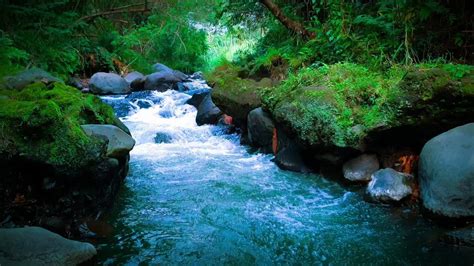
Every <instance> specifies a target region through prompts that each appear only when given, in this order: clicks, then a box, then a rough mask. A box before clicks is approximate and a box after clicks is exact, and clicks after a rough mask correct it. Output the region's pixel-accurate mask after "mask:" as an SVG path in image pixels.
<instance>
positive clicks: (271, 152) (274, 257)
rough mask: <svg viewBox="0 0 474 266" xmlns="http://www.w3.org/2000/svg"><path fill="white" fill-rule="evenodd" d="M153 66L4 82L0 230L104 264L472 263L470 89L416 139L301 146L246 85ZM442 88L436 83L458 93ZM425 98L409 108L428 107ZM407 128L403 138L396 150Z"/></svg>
mask: <svg viewBox="0 0 474 266" xmlns="http://www.w3.org/2000/svg"><path fill="white" fill-rule="evenodd" d="M153 67H154V70H155V72H154V73H152V74H150V75H147V76H145V75H142V74H140V73H136V72H133V73H130V74H129V75H128V76H125V77H123V78H122V77H120V76H119V75H116V74H113V73H97V74H95V75H94V76H92V77H91V79H90V80H89V81H88V82H86V83H85V85H87V86H86V87H84V86H83V85H84V84H81V83H78V82H71V83H70V84H71V85H75V86H76V87H77V89H80V90H82V92H80V91H79V90H77V89H74V88H71V87H69V86H65V85H64V84H62V83H61V82H60V81H59V80H58V79H57V78H55V77H52V76H51V75H49V74H48V73H45V72H44V71H40V70H30V71H27V72H25V73H22V74H20V75H17V76H15V77H11V78H9V79H7V82H6V83H5V84H6V88H4V89H3V90H2V96H1V97H0V101H3V102H2V104H3V105H2V108H0V116H1V117H2V118H4V119H3V120H2V124H1V125H2V127H1V128H2V131H1V133H2V135H3V136H7V137H6V138H4V139H3V141H2V142H1V143H0V144H1V145H0V155H1V156H2V157H1V158H0V159H1V160H0V163H1V164H2V166H3V167H4V168H3V169H6V170H5V171H4V172H5V173H7V174H6V175H5V176H6V178H3V177H2V180H1V182H0V189H1V190H2V191H3V192H4V194H5V195H6V197H4V199H3V201H2V205H1V210H2V213H1V215H2V217H1V219H2V221H1V226H2V227H19V226H20V227H21V226H23V225H40V226H43V227H45V228H48V229H50V230H52V231H55V232H58V233H60V234H62V235H64V236H67V237H73V238H81V239H84V238H88V239H89V241H94V242H95V243H96V246H97V247H98V250H99V255H98V257H97V259H98V261H99V262H101V263H105V264H117V263H139V262H146V263H179V262H182V263H207V262H210V261H212V262H218V261H220V262H222V263H261V262H266V263H283V262H290V263H291V262H294V263H296V262H298V263H301V262H306V263H317V262H324V263H325V262H327V263H344V262H347V261H351V262H358V263H370V262H375V263H378V262H380V263H381V262H387V263H388V262H394V263H397V264H406V263H420V262H421V261H423V262H433V263H435V262H446V263H451V262H454V263H459V264H462V263H463V262H469V261H473V257H472V252H471V251H472V242H473V240H472V226H471V227H469V224H471V222H472V217H473V211H474V206H473V198H472V191H473V189H472V186H473V179H472V178H473V177H472V171H473V165H474V163H473V162H472V160H473V158H474V152H473V149H474V140H473V138H474V132H473V128H474V124H466V123H467V122H470V120H469V119H470V117H471V116H468V115H469V114H470V112H471V111H472V109H469V108H465V107H466V106H467V105H466V102H469V100H468V99H467V100H466V98H465V97H466V96H467V97H470V96H469V95H470V94H469V93H470V92H469V90H465V91H464V93H466V94H465V95H460V96H459V97H464V98H462V100H459V101H458V100H456V99H451V100H452V102H451V103H450V104H444V103H443V104H440V105H439V106H438V107H439V108H441V109H440V110H438V109H437V110H436V112H433V113H432V116H429V115H428V116H427V114H426V113H424V114H420V115H421V118H420V119H421V120H420V121H421V122H423V123H424V124H423V125H424V126H426V123H427V121H436V123H435V124H433V127H431V128H428V129H429V130H426V131H423V130H421V131H420V127H413V126H407V127H405V126H404V125H397V126H394V127H392V128H390V127H386V126H384V127H378V128H375V129H374V130H372V131H368V132H367V129H360V141H358V144H357V145H356V144H350V145H346V146H341V145H339V146H338V145H336V146H334V145H333V144H331V142H327V143H325V142H318V143H314V142H311V143H309V142H308V140H307V139H305V137H302V135H301V134H300V133H301V132H299V131H298V128H295V127H294V125H295V124H294V123H293V122H290V123H288V121H285V120H284V116H282V115H281V113H279V112H280V111H279V109H272V108H268V105H266V104H265V102H263V103H262V101H261V99H260V98H259V97H260V96H259V94H257V93H256V92H255V91H258V89H257V90H249V89H248V88H246V89H244V90H243V91H239V92H232V91H231V89H232V88H230V89H229V88H227V89H226V90H228V91H227V92H226V90H223V89H222V88H219V85H217V86H215V87H214V88H213V89H211V88H210V87H209V86H207V84H206V82H205V81H204V80H203V78H202V76H201V75H200V74H195V75H192V76H188V75H185V74H183V73H181V72H179V71H175V70H172V69H170V68H168V67H166V66H164V65H161V64H156V65H154V66H153ZM466 80H467V81H466ZM410 82H411V83H410V84H418V83H416V82H415V81H413V80H410ZM456 82H458V83H449V82H448V83H443V84H447V85H445V86H448V88H449V89H450V90H453V87H454V90H456V88H457V87H456V86H458V87H462V88H470V87H469V86H471V85H469V84H470V83H469V82H470V81H469V79H463V81H462V82H461V81H456ZM466 82H467V83H466ZM249 84H251V85H252V86H255V88H261V87H267V86H272V85H273V81H271V80H261V81H259V82H256V81H251V82H249ZM437 84H438V83H437ZM466 84H467V85H466ZM440 88H443V87H442V86H441V87H440ZM440 91H441V92H442V91H443V90H442V89H439V88H438V87H437V90H436V91H435V92H436V93H439V92H440ZM90 93H94V94H98V95H107V96H102V101H104V102H105V103H107V104H108V105H111V106H113V109H114V110H113V111H112V109H110V108H109V107H107V105H105V104H104V103H102V101H100V100H99V99H98V98H97V97H96V96H93V95H91V94H90ZM436 93H435V94H434V95H437V94H436ZM114 95H116V96H114ZM440 95H443V93H441V94H440ZM455 95H456V94H455ZM425 98H426V97H425ZM425 98H423V99H422V100H419V99H418V100H416V99H415V100H413V102H415V103H417V104H418V105H420V106H421V104H422V103H423V104H426V103H427V102H433V101H435V99H439V97H438V96H433V97H432V98H429V99H425ZM411 99H413V98H411ZM417 101H418V102H417ZM420 101H421V102H420ZM441 101H443V100H441ZM215 103H216V104H217V105H216V104H215ZM456 104H457V105H456ZM453 105H454V109H452V110H455V112H454V113H455V115H453V116H451V117H449V115H448V116H444V115H443V116H439V117H437V115H439V114H444V113H445V112H449V110H448V109H449V108H451V107H453ZM417 108H418V107H417ZM420 108H421V107H420ZM442 108H445V109H442ZM463 110H464V111H463ZM288 112H290V113H291V112H292V110H291V109H288ZM463 112H464V113H463ZM114 113H115V114H114ZM117 117H120V120H119V119H118V118H117ZM412 117H415V116H412ZM411 119H412V118H411ZM413 119H414V118H413ZM122 121H123V122H124V123H123V122H122ZM316 121H317V120H316ZM443 121H444V122H443ZM409 123H411V125H413V123H414V122H413V120H409ZM464 124H465V125H464ZM460 125H463V126H460ZM428 126H429V125H428ZM454 126H460V127H456V128H454V129H452V130H449V131H447V132H445V133H443V132H444V131H445V130H448V129H449V128H452V127H454ZM317 127H318V125H317V124H315V128H317ZM315 130H316V129H315ZM354 130H356V131H357V130H359V129H357V128H354ZM407 130H414V131H413V132H415V133H414V134H413V136H412V137H413V138H415V140H414V141H413V140H411V141H407V142H403V141H401V140H403V138H401V137H400V136H406V135H407V134H406V133H407ZM441 133H443V134H441ZM358 134H359V133H358ZM437 134H441V135H439V136H437V137H435V136H436V135H437ZM390 136H396V137H395V138H393V139H390V140H392V142H390V141H388V142H387V140H388V139H387V138H389V137H390ZM433 137H434V138H433ZM430 138H432V139H431V140H430ZM330 139H331V138H328V140H330ZM428 140H430V141H428ZM351 143H353V142H351ZM241 144H244V145H245V146H242V145H241ZM328 144H330V145H328ZM401 144H406V145H401ZM247 145H248V146H247ZM134 147H135V148H134ZM132 148H134V149H133V150H132ZM130 151H131V161H130V163H129V160H130V157H129V152H130ZM256 151H258V153H255V152H256ZM265 154H267V155H265ZM275 163H276V164H275ZM277 166H278V167H280V168H282V169H285V170H290V171H285V170H280V169H279V168H278V167H277ZM129 167H130V174H129V177H128V178H127V179H125V188H124V189H123V190H122V192H121V193H119V194H118V199H117V200H115V199H116V195H117V193H118V192H119V188H120V187H121V185H122V183H123V182H124V178H125V176H126V175H127V173H128V172H129ZM322 176H324V178H323V177H322ZM420 190H421V192H420ZM114 201H116V204H114V205H112V203H113V202H114ZM111 206H113V209H110V207H111ZM420 206H421V208H420ZM424 210H426V211H424ZM422 214H423V215H422ZM430 219H435V221H436V223H433V222H431V221H430ZM97 220H99V221H100V223H103V222H106V223H107V224H111V225H112V227H113V228H114V232H113V233H111V232H110V230H108V231H109V232H107V234H101V232H100V229H97V228H94V224H96V225H97ZM236 221H237V222H236ZM440 222H441V223H443V224H444V226H448V227H442V226H441V227H440V225H439V223H440ZM466 226H468V227H467V228H465V227H466ZM96 227H97V226H96ZM99 227H100V226H99ZM453 227H460V228H461V229H460V230H459V229H455V228H454V229H453ZM6 230H7V229H6ZM0 233H2V232H0ZM105 235H107V237H106V238H101V237H103V236H105ZM360 243H364V244H362V245H360ZM389 243H390V244H389ZM459 246H461V247H462V248H458V247H459ZM86 253H87V252H86ZM87 254H89V253H87ZM68 256H69V255H68ZM381 257H382V258H383V259H381ZM452 257H456V259H454V261H453V260H450V259H448V258H452Z"/></svg>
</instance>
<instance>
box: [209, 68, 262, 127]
mask: <svg viewBox="0 0 474 266" xmlns="http://www.w3.org/2000/svg"><path fill="white" fill-rule="evenodd" d="M239 72H240V69H239V68H238V67H235V66H233V65H230V64H226V65H223V66H220V67H218V68H216V69H215V70H214V71H213V72H211V73H207V74H206V80H207V81H208V82H209V83H210V84H212V85H213V87H214V88H213V90H212V99H213V101H214V103H215V104H216V105H217V106H218V107H219V108H220V109H221V110H222V111H223V112H224V113H226V114H228V115H231V116H233V117H234V118H236V119H240V120H243V119H246V117H247V114H248V113H249V111H251V110H252V109H254V108H257V107H259V106H260V105H261V101H260V95H259V93H258V92H259V91H260V90H261V89H262V88H263V87H266V86H269V85H270V84H271V81H270V82H269V81H268V79H263V80H261V81H255V80H253V79H242V78H240V77H239ZM269 83H270V84H269Z"/></svg>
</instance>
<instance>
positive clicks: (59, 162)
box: [0, 83, 115, 171]
mask: <svg viewBox="0 0 474 266" xmlns="http://www.w3.org/2000/svg"><path fill="white" fill-rule="evenodd" d="M0 95H2V97H0V138H1V140H0V157H4V158H5V157H12V156H18V155H21V156H24V157H26V158H29V159H32V160H38V161H45V162H46V163H48V164H50V165H52V166H54V167H56V169H60V170H63V171H67V170H72V169H79V168H81V167H84V166H85V165H87V164H89V163H91V162H92V161H94V160H97V159H98V158H100V157H101V156H102V153H103V150H104V141H103V140H100V139H96V138H90V137H89V136H87V135H86V134H85V133H84V131H83V130H82V128H81V127H80V125H81V124H86V123H98V124H104V123H108V124H114V121H115V116H114V114H113V110H112V108H110V107H109V106H107V105H106V104H104V103H102V102H101V101H100V99H98V98H97V97H96V96H93V95H85V94H83V93H81V92H80V91H78V90H77V89H75V88H72V87H69V86H66V85H64V84H62V83H54V84H53V85H50V86H46V85H45V84H43V83H34V84H32V85H29V86H27V87H25V88H23V89H22V90H0Z"/></svg>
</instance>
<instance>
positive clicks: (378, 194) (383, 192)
mask: <svg viewBox="0 0 474 266" xmlns="http://www.w3.org/2000/svg"><path fill="white" fill-rule="evenodd" d="M412 183H413V177H412V176H410V175H408V174H404V173H400V172H397V171H395V170H393V169H392V168H385V169H382V170H379V171H377V172H375V173H374V174H373V175H372V180H371V181H370V183H369V185H368V187H367V192H368V194H369V195H370V196H371V197H372V198H373V199H374V200H377V201H382V202H391V201H400V200H401V199H403V198H405V197H407V196H409V195H411V193H412V188H411V185H412Z"/></svg>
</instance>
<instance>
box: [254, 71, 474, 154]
mask: <svg viewBox="0 0 474 266" xmlns="http://www.w3.org/2000/svg"><path fill="white" fill-rule="evenodd" d="M473 70H474V67H472V66H467V65H452V64H447V65H416V66H410V67H405V66H394V67H392V68H391V69H390V70H388V71H385V72H384V73H381V72H376V71H371V70H369V69H368V68H366V67H363V66H360V65H357V64H353V63H339V64H334V65H325V66H322V67H319V68H305V69H302V70H301V71H299V72H298V73H297V74H294V75H290V77H289V78H288V79H287V80H285V81H284V82H283V83H282V84H281V85H280V86H277V87H275V88H267V89H266V90H264V91H263V93H262V99H263V104H264V107H265V108H267V109H268V110H270V112H271V113H272V114H273V115H274V117H275V119H277V120H279V121H281V122H284V123H285V124H287V125H289V126H290V128H292V129H294V131H295V132H297V133H298V135H299V137H300V138H301V139H302V140H304V141H306V142H307V143H309V144H318V145H335V146H339V147H347V146H350V147H355V148H356V147H358V145H359V143H360V141H361V139H362V138H363V137H365V135H366V134H367V132H369V131H371V130H374V129H375V128H391V127H396V126H399V125H409V124H412V125H423V124H430V123H431V124H436V122H434V121H427V120H429V119H431V120H432V119H433V118H434V117H437V118H442V117H445V116H448V115H449V114H443V113H440V112H447V111H448V110H449V112H452V113H451V115H453V113H456V112H457V111H459V112H461V113H462V112H466V110H465V108H468V106H469V101H472V99H473V96H474V91H473V90H472V86H473V82H472V81H470V80H468V79H472V78H473V75H474V72H473ZM461 80H462V82H459V81H461ZM447 96H451V98H452V99H454V98H455V99H457V100H458V101H459V99H464V100H465V101H466V102H464V103H462V102H456V106H453V107H452V108H449V107H447V106H441V105H442V103H440V102H439V99H440V98H441V97H447ZM456 108H460V109H462V110H458V109H456ZM427 122H430V123H427Z"/></svg>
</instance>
